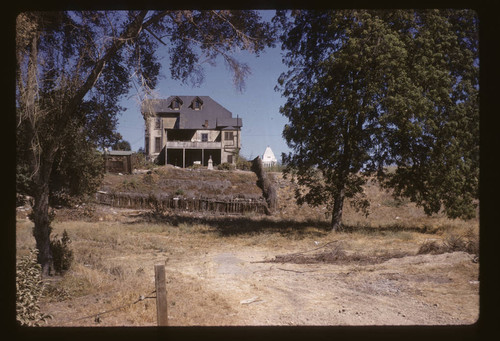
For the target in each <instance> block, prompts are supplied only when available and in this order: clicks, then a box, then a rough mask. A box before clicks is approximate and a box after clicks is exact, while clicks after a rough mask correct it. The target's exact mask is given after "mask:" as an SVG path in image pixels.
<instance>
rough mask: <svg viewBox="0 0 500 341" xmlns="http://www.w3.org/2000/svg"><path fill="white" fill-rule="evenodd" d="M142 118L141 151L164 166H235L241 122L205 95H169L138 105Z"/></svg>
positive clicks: (239, 143) (239, 146)
mask: <svg viewBox="0 0 500 341" xmlns="http://www.w3.org/2000/svg"><path fill="white" fill-rule="evenodd" d="M141 111H142V113H143V116H144V117H145V124H146V131H145V152H146V155H147V157H148V158H149V159H152V160H154V159H156V158H158V157H160V156H161V157H162V158H163V157H164V158H165V164H170V165H174V166H178V167H183V168H185V167H189V166H192V165H193V164H201V165H204V166H207V165H208V160H209V159H210V158H211V159H212V161H213V164H214V165H218V164H221V163H224V162H228V163H233V164H234V163H235V161H236V155H237V153H238V150H239V148H241V127H242V119H241V118H238V117H236V118H233V115H232V113H231V112H230V111H229V110H227V109H226V108H224V107H223V106H222V105H220V104H219V103H217V102H216V101H214V100H213V99H212V98H210V97H209V96H170V97H169V98H167V99H152V100H146V101H144V102H143V103H142V106H141Z"/></svg>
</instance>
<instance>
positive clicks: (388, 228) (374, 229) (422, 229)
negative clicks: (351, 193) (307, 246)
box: [340, 223, 437, 235]
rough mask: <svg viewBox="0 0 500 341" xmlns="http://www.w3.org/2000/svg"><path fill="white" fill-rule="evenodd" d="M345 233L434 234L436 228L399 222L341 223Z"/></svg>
mask: <svg viewBox="0 0 500 341" xmlns="http://www.w3.org/2000/svg"><path fill="white" fill-rule="evenodd" d="M340 231H341V232H345V233H362V234H367V235H376V234H385V233H388V232H389V233H397V232H417V233H426V234H436V233H437V229H433V228H431V227H429V226H427V225H423V226H404V225H401V224H397V223H396V224H391V225H385V226H368V225H359V224H358V225H342V228H341V230H340Z"/></svg>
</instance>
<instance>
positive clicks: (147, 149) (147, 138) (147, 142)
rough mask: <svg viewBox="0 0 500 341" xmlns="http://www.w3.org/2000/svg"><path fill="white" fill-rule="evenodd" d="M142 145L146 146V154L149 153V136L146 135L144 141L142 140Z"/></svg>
mask: <svg viewBox="0 0 500 341" xmlns="http://www.w3.org/2000/svg"><path fill="white" fill-rule="evenodd" d="M144 146H145V147H146V148H145V149H146V155H149V137H148V136H146V141H145V142H144Z"/></svg>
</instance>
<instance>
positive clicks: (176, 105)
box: [172, 99, 181, 109]
mask: <svg viewBox="0 0 500 341" xmlns="http://www.w3.org/2000/svg"><path fill="white" fill-rule="evenodd" d="M180 107H181V103H180V102H179V100H178V99H174V100H173V101H172V109H179V108H180Z"/></svg>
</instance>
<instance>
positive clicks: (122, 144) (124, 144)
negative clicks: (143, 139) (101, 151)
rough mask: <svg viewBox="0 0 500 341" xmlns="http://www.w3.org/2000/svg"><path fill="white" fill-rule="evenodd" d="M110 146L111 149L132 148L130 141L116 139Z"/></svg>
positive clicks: (127, 149)
mask: <svg viewBox="0 0 500 341" xmlns="http://www.w3.org/2000/svg"><path fill="white" fill-rule="evenodd" d="M112 148H113V150H126V151H130V150H132V148H131V147H130V142H128V141H125V140H120V141H117V142H116V143H115V144H113V146H112Z"/></svg>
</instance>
